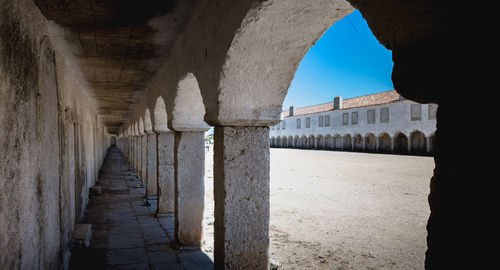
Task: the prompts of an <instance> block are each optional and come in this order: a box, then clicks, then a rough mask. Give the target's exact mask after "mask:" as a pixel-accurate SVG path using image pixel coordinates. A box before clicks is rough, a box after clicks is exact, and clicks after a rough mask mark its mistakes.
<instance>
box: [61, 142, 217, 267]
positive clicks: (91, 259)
mask: <svg viewBox="0 0 500 270" xmlns="http://www.w3.org/2000/svg"><path fill="white" fill-rule="evenodd" d="M96 186H99V187H101V193H100V194H94V195H91V196H90V200H89V204H88V206H87V210H86V212H85V216H84V218H83V220H82V223H89V224H92V240H91V242H90V246H89V248H88V249H85V250H82V251H79V252H78V253H75V252H74V251H73V254H72V256H71V261H70V267H69V269H213V262H212V260H211V259H210V258H209V257H208V256H207V255H206V254H205V253H204V252H202V251H201V250H199V249H192V250H183V249H178V248H176V247H175V244H174V217H173V215H170V216H164V217H156V216H155V212H156V208H157V203H156V199H154V198H153V199H151V198H149V199H148V200H146V198H145V195H146V190H145V187H143V186H142V183H141V179H140V178H139V177H138V176H137V174H136V173H135V172H134V171H133V169H132V167H131V166H130V164H129V163H128V162H127V161H126V160H125V158H124V157H123V155H122V154H121V153H120V151H119V150H118V149H117V148H116V147H113V146H112V147H111V148H110V149H109V151H108V153H107V155H106V157H105V160H104V163H103V166H102V168H101V171H100V173H99V181H98V182H97V184H96ZM146 202H147V203H146Z"/></svg>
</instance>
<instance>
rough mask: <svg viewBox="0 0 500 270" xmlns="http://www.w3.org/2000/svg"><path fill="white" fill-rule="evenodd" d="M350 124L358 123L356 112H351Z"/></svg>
mask: <svg viewBox="0 0 500 270" xmlns="http://www.w3.org/2000/svg"><path fill="white" fill-rule="evenodd" d="M351 124H353V125H357V124H358V112H352V113H351Z"/></svg>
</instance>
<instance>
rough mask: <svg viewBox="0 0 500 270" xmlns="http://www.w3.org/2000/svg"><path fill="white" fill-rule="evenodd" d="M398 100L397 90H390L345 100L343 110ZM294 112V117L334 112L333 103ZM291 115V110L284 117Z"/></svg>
mask: <svg viewBox="0 0 500 270" xmlns="http://www.w3.org/2000/svg"><path fill="white" fill-rule="evenodd" d="M398 100H400V96H399V94H398V93H397V92H396V90H390V91H385V92H381V93H376V94H371V95H366V96H360V97H354V98H348V99H344V100H343V102H342V109H350V108H356V107H364V106H373V105H379V104H385V103H391V102H395V101H398ZM294 110H295V112H294V116H297V115H305V114H311V113H320V112H327V111H332V110H333V102H328V103H324V104H318V105H313V106H308V107H302V108H295V109H294ZM289 113H290V111H289V110H286V111H283V117H288V116H289Z"/></svg>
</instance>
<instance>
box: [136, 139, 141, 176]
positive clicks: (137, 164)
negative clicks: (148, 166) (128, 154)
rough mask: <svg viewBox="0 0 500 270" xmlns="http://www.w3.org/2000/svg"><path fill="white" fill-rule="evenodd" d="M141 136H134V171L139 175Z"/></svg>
mask: <svg viewBox="0 0 500 270" xmlns="http://www.w3.org/2000/svg"><path fill="white" fill-rule="evenodd" d="M141 146H142V145H141V136H136V137H135V172H136V173H137V175H138V176H139V177H140V176H141V153H142V147H141Z"/></svg>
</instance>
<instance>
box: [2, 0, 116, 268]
mask: <svg viewBox="0 0 500 270" xmlns="http://www.w3.org/2000/svg"><path fill="white" fill-rule="evenodd" d="M58 46H59V45H58V42H57V41H56V40H54V39H52V37H51V36H50V33H49V25H48V23H47V20H46V19H45V18H44V17H43V16H42V14H41V13H40V12H39V10H38V8H37V7H36V6H35V5H34V4H33V2H32V1H24V0H21V1H0V145H1V146H2V149H3V150H2V151H1V153H0V235H1V237H0V265H1V267H0V268H5V269H57V268H59V267H61V268H64V267H65V266H67V263H68V259H69V258H68V257H69V246H70V240H71V233H72V231H73V226H74V224H75V222H77V220H78V219H79V218H80V217H81V213H82V212H83V210H84V209H85V206H86V203H87V198H88V187H90V186H91V185H92V184H93V183H94V182H95V180H96V176H97V168H98V167H99V166H100V162H101V161H102V160H101V157H100V155H101V154H102V153H103V152H104V150H103V149H105V148H106V147H107V145H106V144H107V138H106V136H107V134H103V133H102V132H98V130H101V131H102V130H103V129H102V123H101V122H100V121H99V119H98V118H97V116H96V109H95V104H94V103H93V101H92V99H91V98H90V96H89V95H88V93H87V92H86V91H87V89H86V87H85V85H83V84H82V81H81V80H80V78H79V77H78V76H76V75H75V68H76V66H72V65H71V64H70V61H69V60H68V58H67V57H66V56H65V55H64V54H62V53H61V51H60V50H59V47H58Z"/></svg>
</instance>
